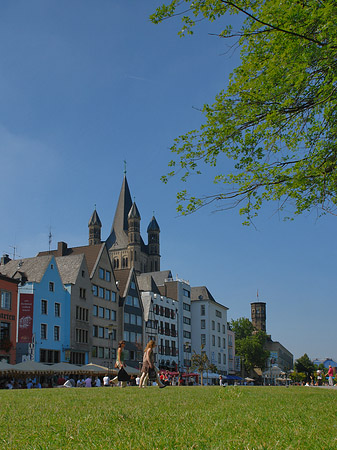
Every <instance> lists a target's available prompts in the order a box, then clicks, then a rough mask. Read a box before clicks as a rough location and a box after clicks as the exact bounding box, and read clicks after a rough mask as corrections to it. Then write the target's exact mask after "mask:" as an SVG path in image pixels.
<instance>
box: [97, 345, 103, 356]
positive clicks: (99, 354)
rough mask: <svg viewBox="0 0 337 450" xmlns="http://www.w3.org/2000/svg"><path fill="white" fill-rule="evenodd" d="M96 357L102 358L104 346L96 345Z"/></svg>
mask: <svg viewBox="0 0 337 450" xmlns="http://www.w3.org/2000/svg"><path fill="white" fill-rule="evenodd" d="M98 357H99V358H104V347H98Z"/></svg>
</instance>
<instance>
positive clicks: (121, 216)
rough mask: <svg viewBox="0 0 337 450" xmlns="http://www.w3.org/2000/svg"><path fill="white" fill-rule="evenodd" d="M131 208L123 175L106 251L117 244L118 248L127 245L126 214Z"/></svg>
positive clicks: (129, 195) (128, 190)
mask: <svg viewBox="0 0 337 450" xmlns="http://www.w3.org/2000/svg"><path fill="white" fill-rule="evenodd" d="M131 207H132V200H131V194H130V189H129V185H128V182H127V179H126V176H125V175H124V179H123V184H122V188H121V192H120V194H119V199H118V203H117V208H116V212H115V217H114V221H113V224H112V227H111V232H110V236H109V237H108V239H107V240H106V245H107V248H108V250H109V249H110V248H111V247H112V246H113V244H115V243H116V242H117V244H118V247H126V246H127V245H128V235H127V231H128V214H129V212H130V209H131Z"/></svg>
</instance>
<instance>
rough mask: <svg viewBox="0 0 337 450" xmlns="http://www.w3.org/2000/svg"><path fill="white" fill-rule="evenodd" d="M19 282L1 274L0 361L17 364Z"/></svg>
mask: <svg viewBox="0 0 337 450" xmlns="http://www.w3.org/2000/svg"><path fill="white" fill-rule="evenodd" d="M18 284H19V281H18V280H13V279H12V278H8V277H6V276H5V275H1V274H0V361H1V360H2V359H5V360H6V361H7V362H9V363H10V364H15V362H16V361H15V357H16V354H15V353H16V351H15V347H16V319H17V311H18V310H17V303H18Z"/></svg>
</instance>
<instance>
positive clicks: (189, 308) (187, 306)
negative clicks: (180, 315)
mask: <svg viewBox="0 0 337 450" xmlns="http://www.w3.org/2000/svg"><path fill="white" fill-rule="evenodd" d="M183 309H184V310H185V311H191V305H189V304H188V303H183Z"/></svg>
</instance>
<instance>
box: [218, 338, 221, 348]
mask: <svg viewBox="0 0 337 450" xmlns="http://www.w3.org/2000/svg"><path fill="white" fill-rule="evenodd" d="M218 347H221V338H220V337H219V336H218Z"/></svg>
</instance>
